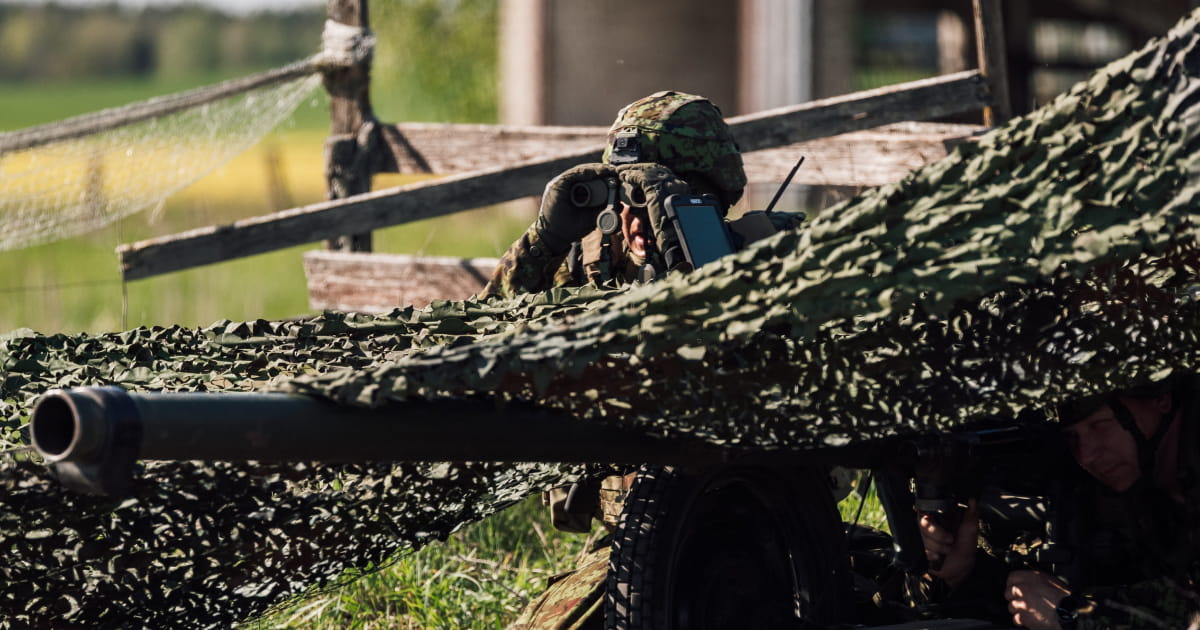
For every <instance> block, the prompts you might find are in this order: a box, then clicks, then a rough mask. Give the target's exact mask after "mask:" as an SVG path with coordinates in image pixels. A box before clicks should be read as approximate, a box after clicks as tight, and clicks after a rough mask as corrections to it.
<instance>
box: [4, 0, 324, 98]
mask: <svg viewBox="0 0 1200 630" xmlns="http://www.w3.org/2000/svg"><path fill="white" fill-rule="evenodd" d="M324 20H325V11H324V9H323V8H322V7H320V6H317V7H313V8H311V9H303V10H294V11H287V12H263V13H256V14H251V15H246V16H232V15H228V14H226V13H222V12H221V11H218V10H215V9H211V8H206V7H200V6H173V7H167V8H147V9H144V10H132V9H128V8H123V7H120V6H117V5H116V4H110V5H102V6H97V7H88V8H83V7H74V6H64V5H60V4H55V3H51V4H46V5H39V6H29V5H8V4H0V80H6V81H39V80H70V79H79V78H85V77H86V78H115V77H154V78H168V79H169V78H177V77H187V76H194V75H197V74H206V73H213V72H216V71H218V70H229V69H238V70H241V69H246V70H250V69H261V68H268V67H272V66H277V65H282V64H285V63H288V62H291V61H295V60H298V59H301V58H303V57H305V56H308V55H310V54H312V53H314V52H316V51H317V50H318V49H319V47H320V41H321V28H322V25H323V23H324Z"/></svg>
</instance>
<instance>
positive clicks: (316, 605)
mask: <svg viewBox="0 0 1200 630" xmlns="http://www.w3.org/2000/svg"><path fill="white" fill-rule="evenodd" d="M860 506H862V509H861V514H860V513H859V512H860ZM838 509H839V511H840V512H841V515H842V519H843V520H845V521H854V520H855V517H856V515H857V516H858V519H857V521H858V523H860V524H862V525H868V526H871V527H877V528H880V529H883V530H885V531H886V530H887V523H886V517H885V516H884V514H883V508H882V506H881V505H880V504H879V500H878V497H877V496H876V495H875V490H874V487H873V486H872V487H871V488H869V489H868V490H867V493H866V496H865V497H862V496H861V495H859V494H858V491H857V489H856V491H855V492H852V493H851V494H850V496H848V497H846V498H845V499H843V500H842V501H841V503H839V504H838ZM601 531H602V530H601V528H600V527H598V526H597V527H595V528H594V530H593V532H592V534H591V535H585V534H568V533H564V532H559V531H557V530H555V529H554V528H553V527H552V526H551V525H550V520H549V515H548V513H547V509H546V508H545V507H544V506H542V504H541V501H540V500H539V498H538V497H530V498H529V499H527V500H526V501H524V502H522V503H520V504H517V505H516V506H513V507H511V508H509V509H508V510H506V511H504V512H501V513H499V514H496V515H494V516H492V517H491V518H488V519H486V520H484V521H481V522H478V523H474V524H472V525H468V526H467V527H465V528H463V529H462V530H461V531H459V532H458V533H456V534H454V535H453V536H451V537H450V539H449V540H447V541H446V542H445V543H434V544H432V545H430V546H428V547H426V548H424V549H421V550H419V551H417V552H415V553H407V554H401V555H400V556H399V557H398V558H397V559H396V561H395V563H394V564H392V565H390V566H388V567H386V568H384V569H382V570H380V571H377V572H374V573H370V574H368V575H364V576H362V577H360V578H358V579H356V580H354V581H351V582H349V583H347V584H345V585H343V586H340V587H338V588H334V589H332V590H329V591H326V592H323V593H319V594H317V595H315V596H312V597H308V598H303V599H300V600H297V601H295V602H292V603H290V604H289V605H287V606H285V607H284V608H282V609H281V610H278V611H276V612H274V613H273V614H271V615H268V616H266V617H264V618H262V619H259V620H256V621H254V622H252V623H250V624H247V625H246V626H245V627H247V628H249V629H250V630H282V629H293V628H295V629H299V628H307V629H311V630H334V629H339V628H350V629H355V630H359V629H361V630H371V629H375V628H397V629H399V628H404V629H408V628H504V627H506V626H508V625H509V624H510V623H512V622H513V621H514V620H515V619H516V616H517V614H518V613H519V612H520V611H521V609H522V607H523V606H524V605H525V604H526V603H527V602H528V601H529V600H530V599H531V598H533V597H535V596H537V595H538V594H540V593H541V592H542V591H543V590H545V588H546V580H547V579H548V578H549V577H550V576H552V575H555V574H556V573H559V572H561V571H566V570H569V569H571V568H573V567H574V565H575V563H576V562H577V561H578V559H579V557H580V554H581V552H583V551H586V550H587V549H590V548H591V546H592V544H594V543H595V541H596V539H597V537H598V536H599V534H600V533H601Z"/></svg>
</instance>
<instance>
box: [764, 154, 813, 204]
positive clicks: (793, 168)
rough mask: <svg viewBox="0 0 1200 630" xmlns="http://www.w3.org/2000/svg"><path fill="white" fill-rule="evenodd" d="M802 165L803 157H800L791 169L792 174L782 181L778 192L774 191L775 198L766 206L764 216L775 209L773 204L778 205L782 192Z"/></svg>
mask: <svg viewBox="0 0 1200 630" xmlns="http://www.w3.org/2000/svg"><path fill="white" fill-rule="evenodd" d="M803 163H804V156H803V155H801V156H800V159H799V160H797V161H796V165H795V166H793V167H792V172H790V173H788V175H787V177H785V178H784V179H783V184H781V185H780V186H779V190H776V191H775V197H774V198H772V199H771V203H769V204H767V209H766V210H765V211H764V212H765V213H766V214H771V210H773V209H775V204H776V203H779V197H781V196H782V195H783V191H785V190H787V187H788V184H790V183H792V178H793V177H795V176H796V171H798V170H800V165H801V164H803Z"/></svg>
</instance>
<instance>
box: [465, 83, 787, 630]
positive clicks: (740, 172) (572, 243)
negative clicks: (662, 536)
mask: <svg viewBox="0 0 1200 630" xmlns="http://www.w3.org/2000/svg"><path fill="white" fill-rule="evenodd" d="M602 160H603V163H599V164H582V165H579V166H576V167H573V168H571V169H568V170H567V171H565V172H564V173H562V174H561V175H559V176H558V177H556V178H554V179H553V180H551V181H550V183H549V184H547V186H546V190H545V192H544V193H543V195H542V203H541V207H540V209H539V211H538V217H537V219H536V220H535V221H534V223H533V224H532V225H531V226H530V227H529V229H528V230H527V231H526V232H525V234H524V235H522V236H521V237H520V238H519V239H518V240H517V241H516V242H515V243H513V244H512V246H511V247H509V249H508V251H507V252H505V254H504V256H503V257H502V258H501V260H500V264H499V265H498V266H497V268H496V271H495V272H494V273H493V275H492V278H491V280H490V281H489V282H488V284H487V286H486V287H484V289H483V291H482V292H481V294H480V295H481V296H489V295H498V296H505V297H511V296H514V295H517V294H520V293H532V292H539V291H545V290H547V289H550V288H552V287H555V286H581V285H584V284H586V283H589V282H590V283H595V284H603V285H609V286H619V285H623V284H627V283H630V282H635V281H648V280H651V279H653V278H655V277H658V276H661V275H662V274H663V273H665V272H666V271H668V270H670V269H672V268H675V265H674V264H671V263H670V262H669V258H670V257H669V256H665V255H664V254H663V252H669V251H670V249H669V243H670V242H671V241H672V240H673V239H675V238H677V237H676V236H675V234H674V230H673V228H669V226H668V225H667V220H666V217H665V216H664V209H663V202H664V200H665V199H666V197H668V196H669V195H672V194H691V195H705V194H707V195H712V196H714V197H716V198H717V199H718V200H719V201H720V208H719V209H720V211H721V212H722V214H723V215H724V214H727V212H728V209H729V208H730V207H731V206H733V205H734V204H736V203H737V202H738V200H739V199H741V197H742V192H743V190H744V189H745V186H746V173H745V170H744V169H743V166H742V156H741V152H740V151H739V149H738V146H737V144H736V143H735V142H734V140H733V136H732V134H731V133H730V131H729V127H728V125H727V124H726V123H725V120H724V118H723V117H722V115H721V111H720V110H719V109H717V107H716V106H715V105H713V104H712V103H711V102H710V101H709V100H707V99H705V98H703V97H700V96H695V95H691V94H684V93H681V92H657V93H655V94H651V95H650V96H647V97H645V98H642V99H640V100H637V101H634V102H633V103H630V104H629V105H628V106H626V107H625V108H623V109H622V110H621V111H620V112H619V113H618V114H617V119H616V121H615V122H613V125H612V127H611V128H610V129H609V132H608V139H607V144H606V146H605V149H604V155H603V157H602ZM609 182H612V183H613V184H620V185H623V186H625V187H626V190H632V191H635V193H638V194H641V195H644V197H645V203H644V204H640V203H639V204H637V205H636V206H634V205H630V204H627V203H623V204H621V209H620V212H619V229H618V230H616V231H614V232H613V233H611V234H605V233H604V232H603V231H602V230H600V229H598V228H597V218H598V215H599V213H600V212H601V210H603V209H604V208H605V207H606V205H607V202H608V199H607V195H605V194H604V193H603V192H601V191H605V190H606V189H607V188H608V186H609V185H610V184H609ZM580 185H582V186H583V188H590V189H591V190H593V191H595V193H594V194H589V195H586V197H587V201H586V202H584V203H580V199H579V198H578V197H576V198H573V194H572V193H573V192H576V191H579V190H581V187H580ZM802 216H803V215H795V214H787V213H772V214H771V215H769V222H768V224H767V226H766V227H765V228H764V227H763V226H762V224H761V222H759V223H758V224H757V225H755V226H750V229H743V230H741V231H740V232H739V231H738V230H737V229H735V230H734V239H735V240H740V241H741V242H740V243H737V245H739V246H740V245H743V244H744V243H746V242H749V241H752V240H756V239H757V238H761V237H763V236H765V235H769V234H770V233H773V232H774V231H776V230H778V229H787V228H791V227H794V226H795V225H797V224H798V223H799V221H800V218H801V217H802ZM597 477H603V478H602V479H599V478H597ZM632 480H633V475H632V474H627V475H616V474H607V476H605V475H604V474H601V475H597V476H593V477H591V478H589V479H585V480H583V481H581V482H580V483H578V484H575V485H574V486H570V487H564V488H556V489H554V490H551V491H550V492H548V493H546V494H545V495H544V497H543V498H544V500H545V501H546V503H547V504H548V505H549V506H550V512H551V519H552V521H553V522H554V525H555V527H557V528H559V529H562V530H565V531H574V532H586V531H589V530H590V529H591V527H592V519H593V518H596V519H599V520H600V521H601V522H602V523H604V524H605V525H606V526H607V527H609V528H612V527H614V526H615V525H616V524H617V519H618V517H619V516H620V513H621V509H622V505H623V498H624V496H625V494H626V493H627V492H628V490H629V487H630V485H631V483H632ZM607 572H608V547H607V546H605V545H601V546H598V547H597V548H596V549H593V550H592V551H591V553H589V554H588V555H587V556H586V557H585V558H584V559H583V560H581V561H580V563H579V565H578V568H577V570H575V571H573V572H571V573H570V574H568V575H566V576H564V577H562V578H561V579H556V580H554V581H553V582H552V584H551V587H550V589H549V590H548V591H547V592H546V593H545V594H543V595H542V596H541V597H539V598H537V599H535V600H534V601H533V602H531V603H530V605H529V606H528V607H527V608H526V610H525V611H524V612H523V614H522V615H521V618H520V619H518V620H517V622H516V624H515V625H514V626H513V628H514V629H517V630H532V629H534V628H560V627H561V628H566V627H571V628H580V629H582V628H592V627H601V626H602V625H603V603H604V580H605V576H606V574H607Z"/></svg>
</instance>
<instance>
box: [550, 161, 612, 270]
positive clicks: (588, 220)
mask: <svg viewBox="0 0 1200 630" xmlns="http://www.w3.org/2000/svg"><path fill="white" fill-rule="evenodd" d="M616 176H617V170H616V167H613V166H609V165H608V164H580V165H579V166H573V167H571V168H569V169H567V170H565V171H563V172H562V173H561V174H560V175H559V176H558V177H555V178H554V179H552V180H550V183H548V184H546V191H545V192H544V193H542V207H541V209H540V210H539V211H538V218H537V223H536V229H537V233H538V236H539V237H540V238H541V240H542V243H543V244H545V246H546V247H547V248H548V249H549V250H550V253H551V254H552V255H558V254H564V253H566V251H567V250H568V249H570V248H571V243H573V242H575V241H578V240H579V239H581V238H583V237H584V236H587V234H588V232H591V231H592V230H594V229H596V215H597V214H598V213H599V212H600V210H602V209H604V206H605V205H606V204H607V203H608V197H607V195H605V194H603V192H602V191H605V190H607V186H606V185H604V184H603V182H604V181H605V180H607V179H614V178H616Z"/></svg>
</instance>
